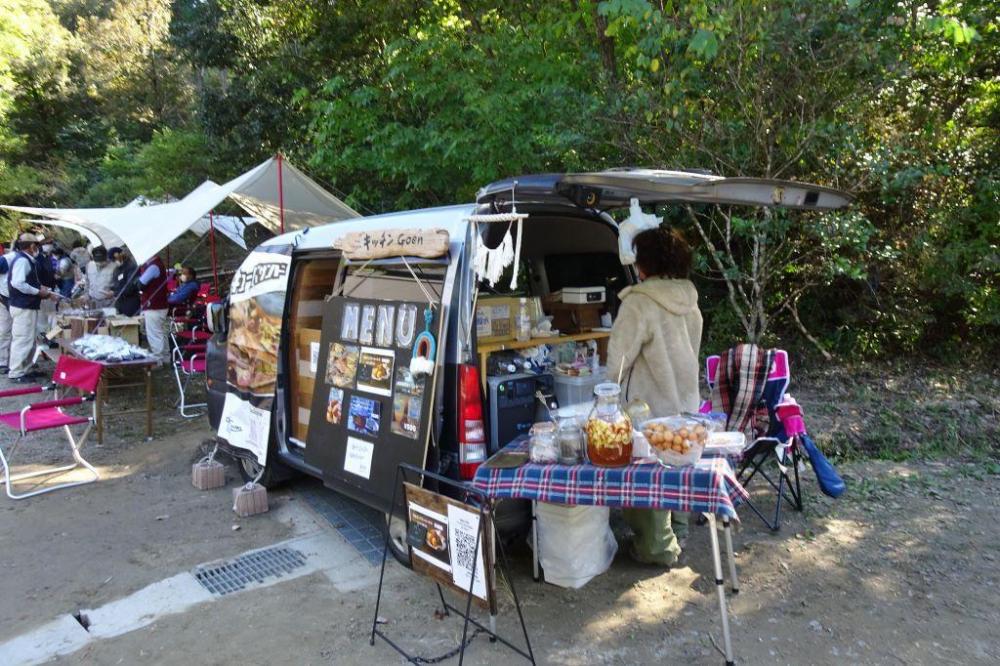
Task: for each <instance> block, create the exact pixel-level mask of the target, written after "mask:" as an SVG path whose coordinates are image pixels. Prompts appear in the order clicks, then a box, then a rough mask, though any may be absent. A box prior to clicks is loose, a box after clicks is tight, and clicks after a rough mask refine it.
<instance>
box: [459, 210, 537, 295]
mask: <svg viewBox="0 0 1000 666" xmlns="http://www.w3.org/2000/svg"><path fill="white" fill-rule="evenodd" d="M527 217H528V215H527V214H526V213H518V212H517V211H516V210H512V211H511V212H510V213H499V214H495V215H470V216H469V221H470V222H474V223H475V224H476V256H475V260H474V263H473V265H474V267H475V270H476V278H477V279H479V280H486V282H488V283H489V285H490V286H491V287H495V286H496V285H497V282H499V281H500V278H501V277H503V273H504V271H505V270H507V267H508V266H510V265H511V264H513V265H514V273H513V275H512V277H511V280H510V288H511V289H512V290H516V289H517V273H518V269H519V267H520V263H521V240H522V238H523V234H524V225H523V221H524V219H525V218H527ZM498 222H499V223H503V222H507V232H506V233H505V234H504V236H503V240H501V241H500V244H499V245H497V246H496V247H487V246H486V243H484V242H483V236H482V234H481V233H479V225H480V224H496V223H498ZM515 224H516V225H517V239H516V240H515V239H514V238H513V237H512V236H511V230H512V228H513V227H514V225H515Z"/></svg>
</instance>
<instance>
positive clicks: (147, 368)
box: [59, 340, 160, 444]
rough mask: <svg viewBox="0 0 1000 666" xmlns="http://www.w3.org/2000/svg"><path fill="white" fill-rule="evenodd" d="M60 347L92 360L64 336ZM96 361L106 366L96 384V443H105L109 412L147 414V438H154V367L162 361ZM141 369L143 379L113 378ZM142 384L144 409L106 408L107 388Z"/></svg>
mask: <svg viewBox="0 0 1000 666" xmlns="http://www.w3.org/2000/svg"><path fill="white" fill-rule="evenodd" d="M59 348H60V350H61V351H62V353H63V354H68V355H69V356H73V357H74V358H79V359H83V360H91V359H88V358H86V357H85V356H83V355H81V354H80V353H79V352H77V351H76V349H74V348H73V345H72V344H71V343H69V342H67V341H65V340H60V341H59ZM93 362H94V363H100V364H101V366H102V367H103V368H104V372H102V373H101V382H100V383H99V384H98V385H97V402H96V409H97V417H96V418H97V423H96V424H95V425H96V428H95V429H96V430H97V443H98V444H102V443H103V442H104V419H105V418H106V417H108V416H125V415H128V414H145V415H146V439H147V440H148V439H152V438H153V368H155V367H157V366H159V365H160V361H158V360H156V359H155V358H152V357H150V358H144V359H136V360H132V361H101V360H94V361H93ZM134 369H135V370H141V371H142V374H143V381H142V382H131V383H126V384H121V383H115V384H112V383H111V382H110V380H111V379H115V378H121V377H122V376H123V375H124V374H125V373H126V372H127V371H129V370H134ZM136 387H143V388H144V389H145V393H146V401H145V405H144V407H143V408H141V409H123V410H118V411H113V412H109V411H107V410H106V409H105V406H106V404H107V401H108V391H109V390H110V389H116V390H117V389H123V388H136Z"/></svg>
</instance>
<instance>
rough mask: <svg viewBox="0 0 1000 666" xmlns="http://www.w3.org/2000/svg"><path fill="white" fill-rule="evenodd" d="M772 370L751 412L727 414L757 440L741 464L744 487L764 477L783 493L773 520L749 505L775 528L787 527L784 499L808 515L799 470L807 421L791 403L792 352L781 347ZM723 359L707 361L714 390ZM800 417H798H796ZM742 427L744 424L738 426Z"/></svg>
mask: <svg viewBox="0 0 1000 666" xmlns="http://www.w3.org/2000/svg"><path fill="white" fill-rule="evenodd" d="M770 355H771V366H770V368H769V370H768V373H767V379H766V381H765V383H764V386H763V387H762V392H761V394H760V399H759V401H758V402H757V403H756V404H754V405H743V407H745V408H746V409H745V414H742V415H735V416H734V415H733V414H727V415H726V416H727V417H728V418H729V422H730V423H732V422H733V421H734V420H735V421H737V422H739V423H746V424H747V429H748V430H749V431H750V433H751V436H750V437H748V441H749V442H750V444H749V445H748V446H747V447H746V448H745V449H744V450H743V452H742V453H741V454H740V455H739V459H738V460H737V461H736V477H737V479H739V481H740V483H742V484H743V485H748V484H749V483H750V482H751V481H752V480H753V479H754V478H755V477H756V476H758V475H759V476H760V477H762V478H763V479H764V480H765V481H766V482H767V483H768V484H769V485H770V486H771V488H772V489H774V491H775V492H776V493H777V501H776V502H775V507H774V514H773V517H771V518H770V519H768V518H767V517H766V516H764V514H763V513H762V512H761V511H760V510H759V509H758V508H757V506H756V505H755V504H754V503H753V502H751V501H748V502H747V505H748V506H749V508H750V509H751V510H752V511H753V512H754V513H755V514H757V516H758V517H759V518H760V519H761V520H762V521H763V522H764V524H765V525H767V526H768V528H770V529H771V530H775V531H777V530H778V529H780V528H781V505H782V500H784V501H785V502H787V503H788V504H790V505H791V506H792V508H794V509H795V510H797V511H802V486H801V481H800V478H799V466H800V461H801V460H802V453H801V451H799V442H798V435H799V432H800V427H801V423H802V413H801V408H799V407H798V405H795V409H797V410H798V413H797V415H796V414H794V413H793V411H792V410H791V409H789V408H788V406H787V405H786V399H785V396H786V392H787V390H788V385H789V382H790V381H791V372H790V370H789V363H788V352H787V351H785V350H783V349H775V350H772V351H771V352H770ZM720 365H721V357H719V356H709V357H708V358H707V359H705V382H706V383H707V384H708V388H709V391H710V392H712V391H713V390H714V388H715V384H716V382H717V379H718V373H719V368H720ZM712 408H713V404H712V402H711V400H707V401H705V402H704V403H702V405H701V409H700V411H701V412H702V413H705V414H707V413H710V412H712ZM796 416H797V419H796ZM736 428H738V426H736ZM772 456H773V457H774V460H775V462H776V463H777V474H775V473H774V471H773V470H770V471H769V468H768V467H766V464H767V462H768V461H769V460H771V459H772Z"/></svg>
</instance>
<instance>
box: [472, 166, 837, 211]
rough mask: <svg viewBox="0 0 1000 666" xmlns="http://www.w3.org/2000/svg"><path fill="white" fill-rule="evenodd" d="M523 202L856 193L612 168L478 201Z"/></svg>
mask: <svg viewBox="0 0 1000 666" xmlns="http://www.w3.org/2000/svg"><path fill="white" fill-rule="evenodd" d="M512 196H513V197H515V200H516V201H517V202H518V203H525V204H545V203H548V204H556V205H563V206H565V205H574V206H579V207H582V208H588V209H593V210H602V211H604V210H610V209H613V208H624V207H627V206H628V205H629V203H630V201H631V200H632V199H633V198H635V199H638V200H639V202H640V203H642V204H661V203H663V204H665V203H705V204H730V205H748V206H780V207H784V208H795V209H802V210H834V209H837V208H842V207H844V206H846V205H848V204H849V203H850V202H851V200H852V198H853V197H851V195H849V194H846V193H844V192H841V191H839V190H835V189H832V188H829V187H824V186H822V185H812V184H810V183H799V182H795V181H788V180H774V179H766V178H723V177H721V176H716V175H712V174H710V173H705V172H695V171H668V170H661V169H632V168H629V169H611V170H608V171H596V172H591V173H566V174H540V175H530V176H519V177H517V178H507V179H504V180H500V181H496V182H494V183H491V184H489V185H487V186H486V187H483V188H482V189H480V190H479V193H478V194H477V202H478V203H480V204H487V205H491V207H492V208H493V209H494V210H497V211H503V210H505V209H506V207H508V206H509V204H510V201H511V197H512Z"/></svg>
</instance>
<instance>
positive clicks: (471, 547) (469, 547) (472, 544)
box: [455, 530, 477, 571]
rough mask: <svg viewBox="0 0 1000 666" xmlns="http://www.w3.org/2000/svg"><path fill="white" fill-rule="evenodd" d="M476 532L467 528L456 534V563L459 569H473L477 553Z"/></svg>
mask: <svg viewBox="0 0 1000 666" xmlns="http://www.w3.org/2000/svg"><path fill="white" fill-rule="evenodd" d="M476 534H477V533H476V532H466V531H465V530H462V531H460V532H457V534H455V559H456V562H455V564H456V566H457V567H458V568H459V569H464V570H465V571H472V564H473V562H474V561H475V555H476Z"/></svg>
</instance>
